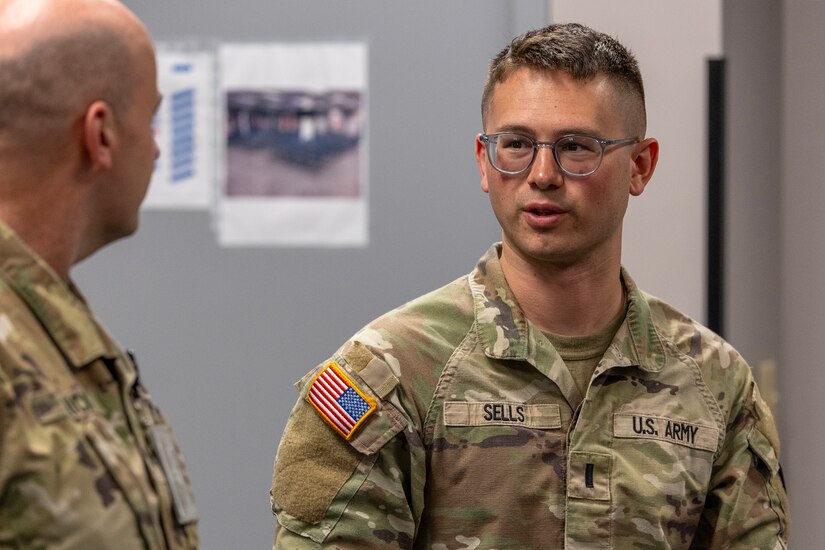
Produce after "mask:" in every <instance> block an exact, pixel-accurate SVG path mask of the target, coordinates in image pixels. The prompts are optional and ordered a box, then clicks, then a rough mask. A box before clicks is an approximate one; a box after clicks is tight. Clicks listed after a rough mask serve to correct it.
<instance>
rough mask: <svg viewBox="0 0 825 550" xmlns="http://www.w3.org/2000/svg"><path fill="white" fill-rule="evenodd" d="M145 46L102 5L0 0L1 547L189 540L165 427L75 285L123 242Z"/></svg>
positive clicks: (186, 509) (150, 107) (189, 503)
mask: <svg viewBox="0 0 825 550" xmlns="http://www.w3.org/2000/svg"><path fill="white" fill-rule="evenodd" d="M160 99H161V98H160V94H159V92H158V89H157V82H156V68H155V58H154V50H153V46H152V43H151V40H150V38H149V35H148V33H147V31H146V29H145V28H144V27H143V25H142V24H141V23H140V22H139V21H138V20H137V18H136V17H135V16H134V15H133V14H132V13H131V12H129V11H128V10H127V9H126V8H125V7H124V6H123V5H122V4H120V3H118V2H116V1H113V0H0V548H48V549H51V548H55V549H56V548H82V549H103V548H116V549H118V550H132V549H152V550H155V549H158V550H160V549H189V548H196V547H197V546H198V539H197V533H196V520H197V511H196V508H195V504H194V499H193V494H192V490H191V486H190V484H189V478H188V475H187V473H186V469H185V467H184V464H183V461H182V458H181V455H180V452H179V450H178V447H177V444H176V442H175V439H174V437H173V435H172V432H171V430H170V428H169V426H168V424H167V423H166V420H165V419H164V417H163V415H162V414H161V413H160V411H159V410H158V409H157V408H156V407H155V405H154V404H153V403H152V401H151V400H150V398H149V394H148V393H147V392H146V390H145V389H144V387H143V385H142V384H141V381H140V378H139V376H138V372H137V366H136V364H135V362H134V360H133V358H132V357H131V355H130V354H127V353H125V352H124V351H123V350H122V349H121V348H120V347H119V346H118V344H117V343H116V342H115V341H114V340H113V339H112V337H111V336H109V335H108V334H107V332H106V331H105V330H104V328H103V327H102V326H101V325H100V324H99V323H98V321H97V320H96V319H95V317H94V315H93V314H92V312H91V311H90V310H89V307H88V306H87V304H86V302H85V301H84V299H83V296H82V295H81V294H80V293H79V291H78V289H77V288H76V287H75V286H74V285H73V284H72V282H71V279H70V277H69V272H70V270H71V268H72V266H73V265H74V264H76V263H77V262H79V261H81V260H83V259H84V258H86V257H88V256H89V255H91V254H92V253H94V252H95V251H97V250H98V249H100V248H101V247H102V246H105V245H106V244H108V243H110V242H112V241H115V240H117V239H120V238H122V237H125V236H127V235H130V234H132V233H133V232H134V231H135V230H136V229H137V225H138V207H139V206H140V203H141V201H142V200H143V197H144V195H145V193H146V189H147V185H148V183H149V179H150V176H151V173H152V167H153V163H154V161H155V159H156V158H157V156H158V149H157V146H156V144H155V141H154V136H153V132H152V118H153V115H154V113H155V111H156V109H157V108H158V105H159V103H160Z"/></svg>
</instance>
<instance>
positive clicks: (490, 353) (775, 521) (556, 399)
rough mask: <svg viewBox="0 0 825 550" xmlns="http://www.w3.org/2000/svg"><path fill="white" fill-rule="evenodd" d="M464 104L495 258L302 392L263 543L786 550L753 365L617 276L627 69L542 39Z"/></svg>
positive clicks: (556, 39)
mask: <svg viewBox="0 0 825 550" xmlns="http://www.w3.org/2000/svg"><path fill="white" fill-rule="evenodd" d="M481 107H482V109H481V114H482V126H483V133H481V134H479V135H478V136H477V137H476V141H475V152H476V159H477V162H478V167H479V172H480V177H481V189H482V191H484V192H485V193H487V194H488V195H489V197H490V202H491V204H492V209H493V212H494V214H495V215H496V218H497V219H498V221H499V224H500V225H501V228H502V242H500V243H496V244H494V245H493V246H492V247H491V248H490V249H489V250H488V251H487V253H486V254H484V255H483V256H482V257H481V259H480V260H479V262H478V264H477V265H476V267H475V269H474V270H473V271H472V272H471V273H470V274H469V275H467V276H464V277H461V278H459V279H457V280H456V281H455V282H453V283H451V284H449V285H447V286H445V287H443V288H441V289H438V290H436V291H434V292H432V293H430V294H427V295H425V296H422V297H420V298H418V299H416V300H413V301H411V302H409V303H407V304H406V305H403V306H401V307H400V308H398V309H396V310H394V311H391V312H390V313H388V314H386V315H384V316H382V317H380V318H379V319H377V320H375V321H373V322H372V323H370V324H369V325H368V326H367V327H365V328H364V329H362V330H361V331H360V332H358V333H357V334H356V335H355V336H354V337H353V338H352V339H351V340H350V341H348V342H346V343H345V344H344V345H343V346H342V347H341V348H340V349H338V351H336V352H335V353H334V354H333V355H332V356H331V357H330V358H329V359H327V360H325V361H323V362H322V363H321V364H320V365H318V367H317V368H316V369H314V370H312V371H311V372H310V373H309V374H308V375H307V376H305V377H304V378H303V379H302V380H301V381H300V382H299V384H298V388H299V391H300V398H299V400H298V403H297V405H296V406H295V408H294V409H293V412H292V414H291V416H290V418H289V421H288V422H287V426H286V430H285V433H284V435H283V439H282V441H281V444H280V447H279V450H278V455H277V459H276V462H275V472H274V480H273V487H272V492H271V495H272V509H273V511H274V512H275V514H276V515H277V518H278V528H277V531H276V539H275V548H277V549H283V550H309V549H317V548H330V549H360V550H364V549H370V548H375V549H386V548H403V549H410V548H416V549H424V548H426V549H434V550H458V549H473V550H493V549H497V550H506V549H510V550H514V549H519V550H524V549H547V548H570V549H573V548H575V549H583V548H605V549H607V548H618V549H631V548H650V549H654V548H655V549H663V548H672V549H684V550H687V549H689V548H695V549H727V548H748V549H750V548H760V549H779V548H786V544H787V536H788V508H787V501H786V498H785V490H784V487H783V484H782V482H781V479H780V476H779V458H778V457H779V442H778V437H777V435H776V428H775V425H774V421H773V418H772V416H771V413H770V411H769V410H768V408H767V407H766V405H765V403H764V402H763V400H762V398H761V397H760V395H759V391H758V390H757V388H756V385H755V384H754V381H753V378H752V377H751V372H750V369H749V368H748V365H747V364H746V363H745V361H744V360H743V359H742V357H740V355H739V354H738V353H737V352H736V351H735V350H734V349H733V348H732V347H731V346H730V345H729V344H728V343H727V342H725V341H723V340H722V339H721V338H720V337H719V336H717V335H716V334H714V333H712V332H711V331H709V330H708V329H707V328H705V327H703V326H701V325H700V324H698V323H697V322H695V321H693V320H691V319H689V318H688V317H686V316H685V315H683V314H681V313H679V312H678V311H676V310H675V309H674V308H672V307H671V306H669V305H667V304H666V303H665V302H663V301H661V300H659V299H657V298H655V297H653V296H650V295H649V294H646V293H644V292H642V291H641V290H640V289H639V288H638V287H637V286H636V284H635V283H634V282H633V279H632V278H631V276H630V274H629V273H628V272H627V270H625V269H623V268H622V265H621V244H622V239H621V237H622V223H623V219H624V215H625V211H626V208H627V204H628V200H629V197H631V196H634V197H635V196H638V195H641V194H642V192H643V191H644V189H645V186H646V185H647V184H648V182H649V181H650V179H651V177H652V176H653V172H654V169H655V168H656V161H657V158H658V153H659V144H658V142H657V141H656V140H655V139H653V138H650V137H646V135H645V131H646V128H645V126H646V121H645V107H644V91H643V87H642V79H641V75H640V73H639V68H638V65H637V62H636V60H635V59H634V58H633V56H632V55H631V54H630V53H629V52H628V51H627V49H626V48H624V47H623V46H622V45H621V44H619V43H618V42H617V41H616V40H614V39H612V38H610V37H609V36H606V35H604V34H602V33H599V32H596V31H594V30H592V29H589V28H587V27H583V26H580V25H575V24H570V25H551V26H549V27H546V28H543V29H539V30H536V31H532V32H529V33H527V34H525V35H523V36H520V37H518V38H516V39H515V40H513V42H512V43H511V44H510V45H508V46H507V47H506V48H504V49H503V50H502V51H501V52H500V53H499V55H498V56H496V57H495V58H494V59H493V61H492V64H491V67H490V72H489V76H488V79H487V84H486V86H485V89H484V92H483V94H482V101H481Z"/></svg>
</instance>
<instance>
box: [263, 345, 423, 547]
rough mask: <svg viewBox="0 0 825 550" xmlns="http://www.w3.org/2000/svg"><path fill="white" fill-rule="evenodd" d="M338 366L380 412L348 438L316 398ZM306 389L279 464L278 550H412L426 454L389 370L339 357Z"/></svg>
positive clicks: (275, 487) (275, 486) (274, 494)
mask: <svg viewBox="0 0 825 550" xmlns="http://www.w3.org/2000/svg"><path fill="white" fill-rule="evenodd" d="M334 368H337V369H338V372H339V373H340V374H343V375H344V378H345V383H348V384H350V385H351V388H350V389H352V390H354V391H356V392H357V393H358V394H360V395H362V396H363V397H364V398H365V399H366V401H367V402H369V403H370V404H373V405H374V407H375V408H374V410H372V411H371V412H370V413H369V414H368V416H367V417H366V418H365V419H364V420H363V421H362V422H360V424H359V425H357V426H356V427H355V428H354V429H353V431H352V432H351V433H347V429H346V428H344V429H343V430H342V429H341V428H339V427H336V426H335V425H334V424H333V423H332V422H331V421H330V418H329V416H332V414H333V413H332V412H330V411H324V410H323V409H324V406H323V404H319V403H318V402H317V401H314V400H313V395H314V390H317V389H319V388H318V384H320V382H317V380H319V378H320V377H321V375H322V373H324V372H326V371H327V370H328V369H334ZM366 380H369V383H367V382H366ZM393 381H395V383H393ZM301 384H302V386H303V387H302V389H301V397H300V398H299V400H298V402H297V404H296V405H295V407H294V409H293V410H292V413H291V415H290V417H289V420H288V421H287V425H286V428H285V431H284V435H283V437H282V439H281V443H280V446H279V448H278V454H277V457H276V460H275V468H274V474H273V482H272V490H271V491H270V497H271V504H272V511H273V513H274V514H275V515H276V516H277V520H278V525H277V527H276V533H275V542H274V545H273V548H274V549H289V550H302V549H317V548H335V549H341V550H348V549H371V548H376V549H378V548H382V549H385V548H411V547H412V545H413V541H414V538H415V533H416V528H417V525H418V522H419V519H420V513H421V506H420V505H419V504H418V503H419V502H421V497H420V495H421V494H422V492H423V477H424V458H423V456H424V450H423V446H422V445H421V444H420V439H419V438H418V436H417V432H416V431H415V430H413V429H411V428H409V422H408V421H407V419H406V418H405V416H404V415H403V414H402V413H401V411H400V410H399V407H398V405H397V401H396V403H393V400H392V398H391V396H390V393H391V392H392V391H393V389H394V388H395V386H396V385H397V380H395V379H394V377H393V376H392V374H391V372H390V369H389V367H388V366H387V365H386V364H385V363H383V361H380V360H379V359H377V358H372V359H371V360H369V361H365V362H362V363H361V364H359V363H358V362H357V361H353V360H352V358H350V360H347V359H345V358H344V357H342V356H337V357H334V358H333V359H332V360H330V361H329V362H327V363H325V364H322V365H320V366H319V367H318V368H316V369H315V371H313V372H312V373H310V374H309V375H308V376H307V377H305V378H304V380H303V381H302V382H301ZM354 416H355V415H354Z"/></svg>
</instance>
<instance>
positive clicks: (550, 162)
mask: <svg viewBox="0 0 825 550" xmlns="http://www.w3.org/2000/svg"><path fill="white" fill-rule="evenodd" d="M562 182H563V178H562V174H561V170H560V169H559V166H558V164H556V158H555V157H554V156H553V149H552V147H550V145H549V144H545V143H540V144H538V150H537V151H536V158H535V160H533V166H531V167H530V183H531V184H532V185H535V186H536V187H538V188H539V189H547V188H549V187H558V186H559V185H561V184H562Z"/></svg>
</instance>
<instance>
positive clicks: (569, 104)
mask: <svg viewBox="0 0 825 550" xmlns="http://www.w3.org/2000/svg"><path fill="white" fill-rule="evenodd" d="M616 97H617V96H616V90H615V88H614V86H613V84H612V83H611V82H610V81H609V80H608V79H607V77H605V76H603V75H598V76H596V77H594V78H592V79H589V80H577V79H574V78H573V77H572V76H570V75H569V74H568V73H566V72H563V71H548V70H538V69H532V68H519V69H517V70H515V71H513V72H511V73H510V74H509V75H507V77H506V78H505V79H504V80H503V81H502V82H499V83H498V84H496V86H495V88H494V89H493V93H492V96H491V99H490V105H489V110H488V113H487V125H486V126H487V127H486V128H485V131H487V132H496V131H501V130H502V129H507V128H511V127H523V128H526V129H531V130H533V131H534V132H535V133H537V134H539V133H542V134H554V135H555V134H562V133H570V132H589V133H597V134H606V133H610V132H613V131H617V130H618V128H619V126H618V124H619V122H620V120H621V116H620V113H619V111H618V109H617V104H616Z"/></svg>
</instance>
